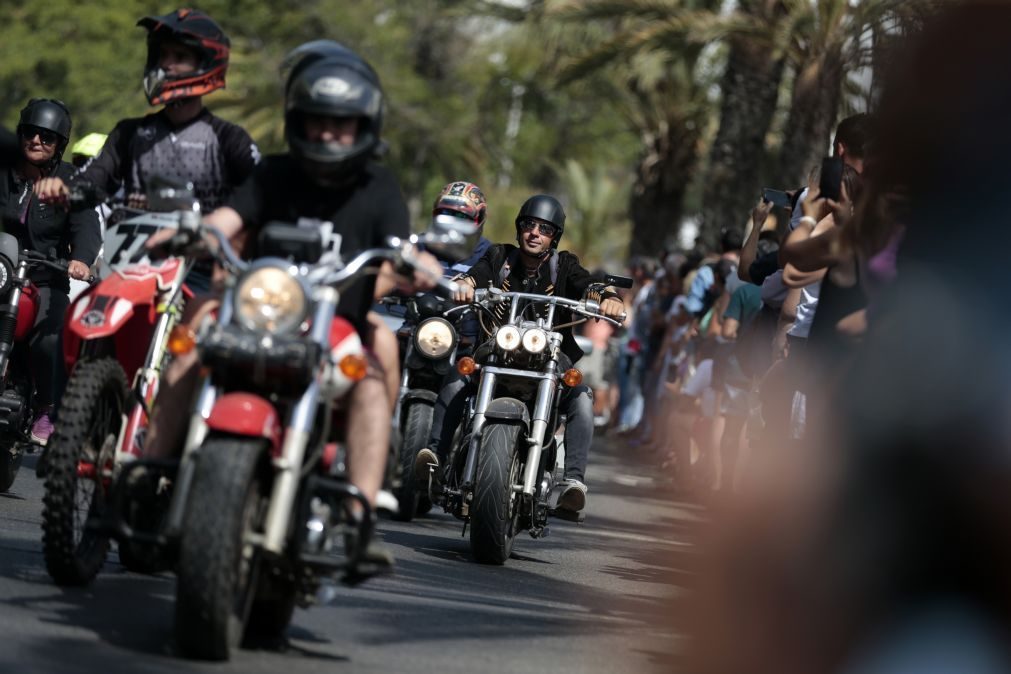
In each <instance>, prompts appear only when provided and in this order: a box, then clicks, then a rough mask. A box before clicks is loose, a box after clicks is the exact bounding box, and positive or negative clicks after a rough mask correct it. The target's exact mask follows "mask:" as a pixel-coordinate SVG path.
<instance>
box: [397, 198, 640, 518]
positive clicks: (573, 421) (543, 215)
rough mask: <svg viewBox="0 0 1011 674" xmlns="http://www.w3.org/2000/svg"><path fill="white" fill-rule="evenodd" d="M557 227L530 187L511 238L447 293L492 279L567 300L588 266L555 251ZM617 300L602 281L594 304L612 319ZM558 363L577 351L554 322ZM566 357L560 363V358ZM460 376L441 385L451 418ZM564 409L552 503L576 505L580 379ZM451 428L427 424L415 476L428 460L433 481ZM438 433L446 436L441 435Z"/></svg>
mask: <svg viewBox="0 0 1011 674" xmlns="http://www.w3.org/2000/svg"><path fill="white" fill-rule="evenodd" d="M564 231H565V211H564V210H563V208H562V205H561V203H559V202H558V200H557V199H555V198H554V197H552V196H549V195H546V194H537V195H534V196H532V197H530V198H529V199H527V200H526V202H525V203H524V204H523V206H522V207H521V208H520V211H519V214H518V215H517V216H516V241H517V243H518V244H519V246H518V247H517V246H513V245H512V244H507V243H503V244H496V245H493V246H491V247H490V248H489V249H488V251H487V252H486V253H485V255H484V256H483V257H482V258H481V259H480V260H478V261H477V263H475V264H474V266H473V267H471V268H470V270H469V271H468V272H467V273H466V274H463V275H462V276H460V277H459V279H457V280H458V283H459V284H460V290H459V291H458V292H457V293H456V294H455V295H454V298H453V299H455V300H456V301H457V302H460V303H469V302H471V301H473V299H474V289H475V288H487V287H488V286H489V285H492V286H494V287H497V288H501V289H502V290H506V291H518V292H526V293H536V294H543V295H555V294H557V295H560V296H562V297H566V298H569V299H577V300H578V299H582V297H583V295H584V293H585V291H586V289H587V287H588V286H589V284H590V283H591V282H592V280H593V279H592V278H591V276H590V273H589V272H588V271H587V270H586V269H584V268H583V267H582V266H581V265H580V264H579V259H578V258H577V257H576V256H575V255H573V254H572V253H569V252H568V251H559V250H558V243H559V241H560V240H561V238H562V234H563V233H564ZM624 310H625V305H624V304H623V303H622V301H621V300H620V299H619V297H618V293H617V292H615V291H614V289H612V288H608V289H607V290H605V291H604V293H603V294H602V296H601V302H600V311H601V313H602V314H604V315H605V316H608V317H610V318H615V319H620V318H621V317H622V316H623V315H624ZM561 332H562V334H563V339H562V355H563V358H562V361H563V362H562V369H568V368H569V367H570V366H571V365H570V364H571V363H575V362H576V361H577V360H579V358H580V357H581V356H582V355H583V354H582V350H581V349H580V348H579V345H578V344H576V340H575V337H573V335H572V327H571V326H570V327H567V328H563V329H562V331H561ZM565 361H568V362H565ZM464 389H465V382H464V380H463V379H461V378H455V379H454V380H453V381H452V382H450V383H449V384H447V386H446V387H445V388H444V391H443V394H444V395H445V397H446V399H447V400H451V402H450V404H449V405H447V406H446V409H445V413H444V414H445V416H446V417H448V418H450V419H452V418H457V419H458V418H459V416H460V415H461V414H462V407H463V404H464V402H465V400H466V392H465V390H464ZM559 406H560V411H561V412H562V413H564V414H565V415H566V422H565V473H564V480H563V481H562V485H563V487H564V488H563V490H562V493H561V494H560V495H559V497H558V503H557V506H556V507H557V508H558V509H560V510H568V511H571V512H578V511H580V510H582V509H583V508H584V507H585V505H586V491H587V489H586V484H585V482H584V480H585V473H586V463H587V459H588V457H589V452H590V443H591V442H592V441H593V393H592V392H591V391H590V388H589V387H588V386H586V385H579V386H576V387H573V388H568V389H566V390H565V392H564V393H563V395H562V398H561V401H560V403H559ZM454 430H455V429H454V428H450V426H449V424H447V423H446V422H445V421H443V422H442V424H441V425H440V426H439V427H436V424H435V420H434V419H433V424H432V445H433V446H434V447H435V448H436V451H433V450H432V449H430V448H426V449H422V450H421V451H420V452H418V458H417V461H416V463H415V476H416V479H424V477H423V476H425V475H427V474H428V472H429V465H430V464H434V465H435V474H436V476H438V478H439V479H440V480H441V478H442V473H441V472H440V469H439V467H440V466H441V465H444V464H445V463H446V458H447V456H448V452H449V449H450V442H451V438H452V434H453V431H454ZM446 436H449V437H448V438H447V437H446Z"/></svg>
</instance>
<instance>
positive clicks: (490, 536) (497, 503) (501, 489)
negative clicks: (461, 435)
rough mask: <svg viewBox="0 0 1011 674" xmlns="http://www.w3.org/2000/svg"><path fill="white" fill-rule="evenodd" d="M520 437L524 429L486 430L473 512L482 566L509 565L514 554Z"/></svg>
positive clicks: (473, 542) (475, 548)
mask: <svg viewBox="0 0 1011 674" xmlns="http://www.w3.org/2000/svg"><path fill="white" fill-rule="evenodd" d="M519 437H520V427H519V426H516V425H513V424H488V425H486V426H485V427H484V432H483V434H482V438H481V447H480V452H481V453H480V455H479V456H478V462H477V484H476V486H475V489H474V504H473V506H472V507H471V510H470V525H471V526H470V550H471V553H472V554H473V555H474V559H475V560H477V562H478V563H480V564H499V565H501V564H505V561H506V560H507V559H509V555H511V554H512V549H513V541H514V540H515V538H516V522H517V519H518V518H519V498H518V496H517V493H516V492H515V491H513V485H514V484H517V483H518V482H519V479H520V457H519V453H518V451H517V445H518V443H519Z"/></svg>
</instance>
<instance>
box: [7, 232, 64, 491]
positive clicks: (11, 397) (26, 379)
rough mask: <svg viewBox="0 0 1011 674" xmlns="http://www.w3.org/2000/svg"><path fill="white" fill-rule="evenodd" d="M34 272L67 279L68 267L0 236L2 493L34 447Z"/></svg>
mask: <svg viewBox="0 0 1011 674" xmlns="http://www.w3.org/2000/svg"><path fill="white" fill-rule="evenodd" d="M33 268H49V269H54V270H56V271H59V272H62V273H63V274H66V273H67V262H66V261H64V260H51V259H48V258H46V256H45V255H42V254H41V253H35V252H32V251H29V250H19V246H18V240H17V239H16V238H15V237H14V236H12V235H11V234H8V233H6V232H3V233H0V391H2V393H0V492H6V491H7V490H8V489H10V487H11V485H12V484H14V479H15V478H16V477H17V474H18V469H19V468H20V467H21V459H22V458H23V456H24V452H25V448H26V447H27V446H28V445H29V444H30V443H31V440H30V427H31V423H32V399H33V398H34V394H35V386H34V384H33V382H32V376H31V372H30V367H29V360H28V357H27V356H28V354H27V352H26V350H27V341H28V336H29V335H30V334H31V331H32V328H33V327H34V325H35V319H36V317H37V316H38V313H39V294H38V290H37V289H36V287H35V285H34V284H33V283H32V282H31V280H30V279H29V278H28V274H29V272H30V270H31V269H33Z"/></svg>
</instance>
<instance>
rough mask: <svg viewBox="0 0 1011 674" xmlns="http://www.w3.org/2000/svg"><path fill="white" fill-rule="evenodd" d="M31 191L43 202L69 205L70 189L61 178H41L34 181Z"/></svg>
mask: <svg viewBox="0 0 1011 674" xmlns="http://www.w3.org/2000/svg"><path fill="white" fill-rule="evenodd" d="M32 192H34V193H35V196H36V197H38V199H39V201H41V202H42V203H44V204H59V205H60V206H63V207H64V208H68V207H69V206H70V200H69V197H70V189H69V188H68V187H67V185H66V183H64V182H63V180H62V179H61V178H43V179H42V180H38V181H36V182H35V185H34V187H32Z"/></svg>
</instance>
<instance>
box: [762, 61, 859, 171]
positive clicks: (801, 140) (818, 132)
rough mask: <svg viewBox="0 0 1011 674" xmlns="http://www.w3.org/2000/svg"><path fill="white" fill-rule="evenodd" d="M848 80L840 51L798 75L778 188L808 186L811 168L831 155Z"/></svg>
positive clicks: (781, 159) (802, 70) (787, 126)
mask: <svg viewBox="0 0 1011 674" xmlns="http://www.w3.org/2000/svg"><path fill="white" fill-rule="evenodd" d="M844 77H845V71H844V70H843V67H842V63H841V54H840V51H839V49H838V48H836V49H830V50H827V51H825V52H823V53H821V54H819V55H817V56H816V57H815V58H814V59H812V60H811V61H809V62H808V63H806V64H805V65H804V66H803V67H802V68H801V69H800V71H799V72H798V73H797V79H796V81H795V82H794V84H793V97H792V99H791V101H790V114H789V117H788V118H787V125H786V133H785V135H784V139H783V149H782V151H781V152H780V159H779V177H778V180H777V183H776V184H777V185H781V186H783V187H784V188H786V189H791V188H794V187H800V186H801V185H806V184H807V178H808V174H809V173H810V171H811V169H814V168H817V167H819V166H820V165H821V158H822V157H824V156H826V155H827V154H830V153H831V148H830V147H829V142H830V140H831V135H832V133H833V131H834V127H835V122H836V116H837V115H838V112H839V102H840V98H841V97H842V84H843V78H844Z"/></svg>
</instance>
